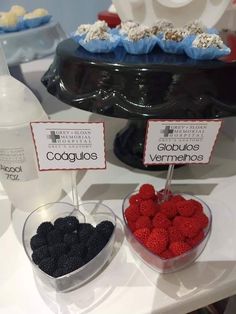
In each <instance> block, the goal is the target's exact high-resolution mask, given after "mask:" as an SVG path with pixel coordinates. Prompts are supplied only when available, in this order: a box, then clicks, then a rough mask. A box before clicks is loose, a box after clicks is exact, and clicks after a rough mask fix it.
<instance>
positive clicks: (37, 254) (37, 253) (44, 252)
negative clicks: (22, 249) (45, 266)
mask: <svg viewBox="0 0 236 314" xmlns="http://www.w3.org/2000/svg"><path fill="white" fill-rule="evenodd" d="M47 257H49V251H48V246H47V245H44V246H41V247H40V248H38V249H36V250H34V251H33V254H32V260H33V262H34V263H35V264H37V265H38V264H39V263H40V262H41V261H42V260H43V259H44V258H47Z"/></svg>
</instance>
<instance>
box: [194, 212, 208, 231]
mask: <svg viewBox="0 0 236 314" xmlns="http://www.w3.org/2000/svg"><path fill="white" fill-rule="evenodd" d="M193 218H194V219H195V220H196V221H197V223H198V224H199V225H200V228H201V229H205V228H206V227H207V226H208V224H209V219H208V217H207V216H206V215H205V214H204V213H202V214H196V215H194V216H193Z"/></svg>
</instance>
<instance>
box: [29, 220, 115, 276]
mask: <svg viewBox="0 0 236 314" xmlns="http://www.w3.org/2000/svg"><path fill="white" fill-rule="evenodd" d="M113 230H114V225H113V223H112V222H111V221H108V220H105V221H102V222H100V223H99V224H98V225H97V226H95V227H94V226H92V225H91V224H89V223H80V222H79V220H78V219H77V218H76V217H75V216H67V217H63V218H58V219H56V220H55V222H54V224H52V223H51V222H49V221H45V222H43V223H41V224H40V225H39V227H38V228H37V233H36V234H35V235H34V236H33V237H32V238H31V240H30V246H31V249H32V250H33V253H32V260H33V262H34V263H35V264H36V265H38V267H39V268H40V269H41V270H42V271H44V272H45V273H46V274H48V275H50V276H52V277H55V278H57V277H61V276H63V275H66V274H68V273H70V272H73V271H74V270H76V269H78V268H80V267H82V266H83V265H85V264H86V263H88V262H89V261H90V260H92V259H93V258H94V257H95V256H96V255H97V254H98V253H99V252H100V251H101V250H102V249H103V248H104V247H105V245H106V244H107V242H108V241H109V239H110V238H111V235H112V233H113Z"/></svg>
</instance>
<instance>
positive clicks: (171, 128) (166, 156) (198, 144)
mask: <svg viewBox="0 0 236 314" xmlns="http://www.w3.org/2000/svg"><path fill="white" fill-rule="evenodd" d="M221 125H222V120H219V119H217V120H149V121H148V125H147V133H146V141H145V150H144V164H145V165H159V164H207V163H209V161H210V158H211V154H212V152H213V148H214V145H215V142H216V139H217V136H218V133H219V130H220V128H221Z"/></svg>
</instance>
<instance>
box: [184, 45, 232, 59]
mask: <svg viewBox="0 0 236 314" xmlns="http://www.w3.org/2000/svg"><path fill="white" fill-rule="evenodd" d="M185 53H186V54H187V56H188V57H189V58H191V59H195V60H213V59H218V58H221V57H224V56H227V55H229V54H230V53H231V49H230V48H228V47H227V46H224V48H223V49H217V48H205V49H204V48H196V47H192V46H189V47H187V46H186V47H185Z"/></svg>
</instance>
